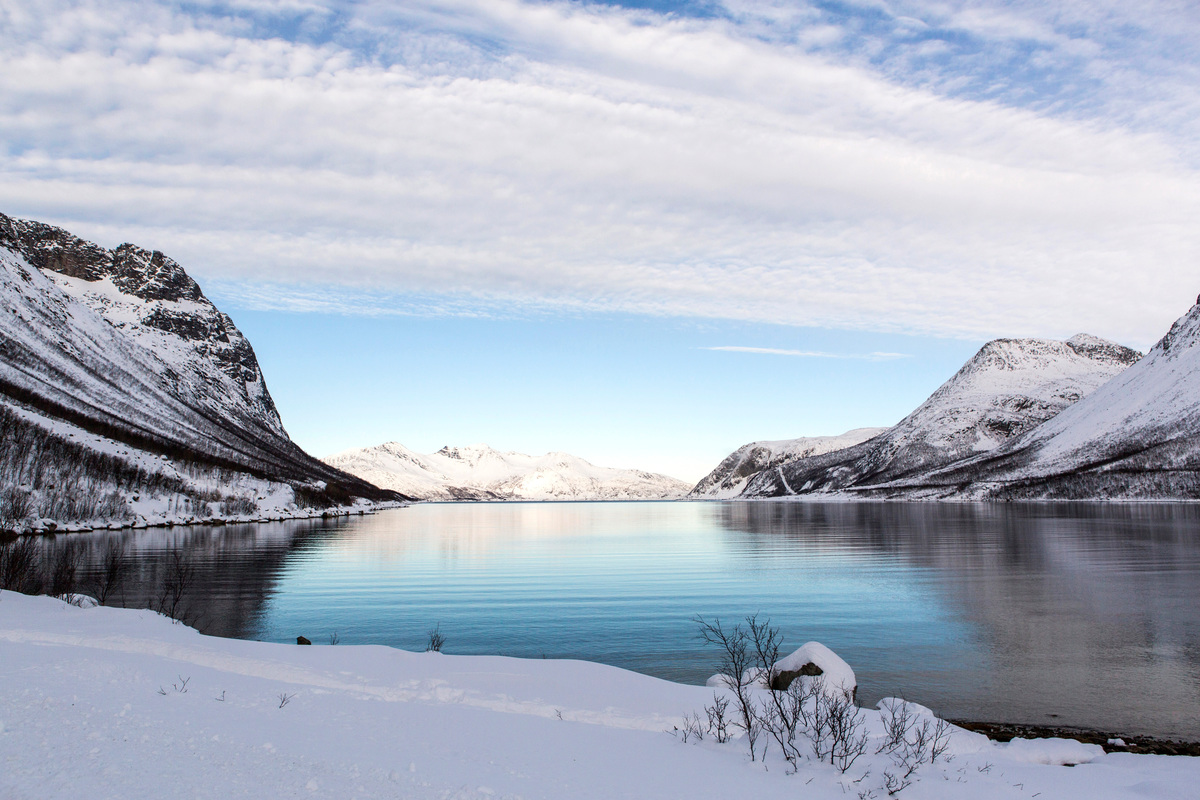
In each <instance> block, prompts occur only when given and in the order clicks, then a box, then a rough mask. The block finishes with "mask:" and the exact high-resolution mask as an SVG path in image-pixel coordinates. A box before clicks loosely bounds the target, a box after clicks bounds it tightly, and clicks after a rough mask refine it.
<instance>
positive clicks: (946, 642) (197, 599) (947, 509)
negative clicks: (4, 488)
mask: <svg viewBox="0 0 1200 800" xmlns="http://www.w3.org/2000/svg"><path fill="white" fill-rule="evenodd" d="M1198 531H1200V508H1197V507H1195V506H1185V505H1174V506H1168V505H1138V506H1130V505H1100V504H1054V505H1051V504H1045V505H1039V504H1028V505H1017V504H1011V505H982V504H981V505H931V504H930V505H927V504H830V505H822V504H801V503H779V502H756V503H609V504H586V503H564V504H541V503H530V504H436V505H423V506H415V507H412V508H408V509H402V510H397V511H393V512H386V513H383V514H380V515H378V516H374V517H363V518H354V519H351V520H332V521H317V520H312V521H298V522H289V523H276V524H271V525H250V526H228V527H224V528H175V529H173V530H166V531H164V530H156V531H139V532H136V533H132V532H121V533H105V534H94V535H87V536H76V537H69V538H70V539H71V540H72V541H77V542H83V543H84V544H85V545H86V547H87V550H88V558H89V563H90V564H91V565H92V567H90V568H89V569H93V570H94V569H95V565H97V564H98V563H99V561H100V558H101V556H102V554H103V551H104V547H105V542H106V540H107V539H110V538H114V537H115V538H117V539H119V540H121V541H123V542H125V543H127V544H128V545H129V547H130V548H131V551H132V552H134V553H135V554H136V556H137V559H138V564H139V566H138V570H137V574H136V577H135V579H134V580H133V581H131V582H130V584H129V585H128V586H127V587H126V594H125V597H124V600H125V602H126V603H127V604H129V605H136V606H145V605H146V603H147V602H148V601H152V600H153V597H154V593H155V591H156V588H155V587H157V585H158V583H159V582H160V581H161V579H162V575H163V572H164V568H165V565H166V560H167V554H168V553H169V551H170V549H171V548H173V547H182V548H184V549H186V551H187V552H188V553H189V554H190V555H191V557H192V559H193V561H194V563H195V564H196V566H197V578H196V581H195V584H194V586H193V589H192V591H191V593H190V594H189V598H188V600H189V602H191V603H194V604H195V605H196V607H197V608H202V609H203V612H204V613H203V616H202V617H201V619H200V624H199V627H201V629H203V630H205V631H206V632H209V633H214V634H218V635H225V636H237V637H244V638H263V639H268V640H273V641H294V637H295V636H297V635H299V634H303V635H306V636H308V637H309V638H311V639H313V641H317V642H320V641H322V640H324V639H325V637H326V636H327V635H328V634H330V633H332V632H334V631H337V633H338V635H339V637H340V638H341V641H342V642H344V643H347V644H352V643H374V644H389V645H395V646H401V647H406V648H409V649H419V648H420V647H422V646H423V644H424V637H425V631H426V630H427V629H428V628H429V627H431V626H432V625H434V624H435V623H440V624H441V629H442V631H443V632H444V633H445V634H446V635H447V637H448V640H449V643H448V645H447V651H448V652H454V653H503V654H509V655H520V656H527V657H537V656H541V655H545V656H548V657H573V658H588V659H593V660H598V661H603V662H606V663H611V664H616V665H618V666H623V667H627V668H630V669H637V670H640V671H643V672H647V673H650V674H654V675H659V676H661V677H666V678H670V679H673V680H683V681H688V682H696V683H699V682H702V681H703V680H704V679H705V678H706V677H707V676H708V675H709V674H711V672H712V671H713V664H714V657H713V654H712V653H711V652H709V651H707V650H705V649H704V648H703V646H702V645H701V644H700V642H699V641H698V640H697V638H696V636H695V626H694V624H693V623H692V621H691V618H692V616H693V615H695V614H704V615H706V616H717V617H721V618H722V619H727V620H732V619H736V618H738V617H741V616H744V615H746V614H751V613H755V612H758V611H762V612H765V613H767V614H769V615H770V616H771V617H772V619H773V620H774V622H775V623H776V624H778V625H779V626H780V627H781V629H782V630H783V632H784V634H785V636H786V643H787V644H788V645H791V646H795V645H798V644H800V643H802V642H803V641H806V640H808V639H817V640H820V641H823V642H825V643H826V644H829V645H830V646H831V647H833V648H834V649H835V650H837V651H838V652H839V653H841V654H843V655H844V656H845V657H846V658H847V660H848V661H850V663H851V664H853V665H854V666H855V668H856V670H857V671H858V674H859V678H860V696H861V697H863V698H864V699H866V700H867V701H871V700H874V699H876V698H878V697H880V696H883V695H885V694H893V693H903V694H906V695H907V696H910V697H912V698H914V699H917V700H919V701H920V702H923V703H926V704H928V705H931V706H933V707H935V708H936V709H937V710H938V711H939V712H941V713H943V714H947V715H952V716H962V717H970V718H976V719H989V720H1004V721H1013V722H1033V723H1047V722H1053V723H1057V724H1074V725H1081V726H1089V727H1100V728H1105V727H1107V728H1114V729H1120V730H1124V731H1129V732H1135V733H1136V732H1141V733H1153V734H1158V735H1171V736H1186V737H1189V738H1194V739H1200V642H1198V639H1200V607H1198V605H1200V604H1197V602H1196V601H1197V599H1200V533H1198ZM67 538H68V537H58V538H57V539H56V540H54V541H53V542H52V543H51V544H50V545H49V547H51V548H56V547H60V546H62V543H63V542H64V541H66V540H67ZM1051 714H1056V715H1058V716H1057V717H1050V716H1048V715H1051Z"/></svg>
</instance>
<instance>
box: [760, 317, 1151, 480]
mask: <svg viewBox="0 0 1200 800" xmlns="http://www.w3.org/2000/svg"><path fill="white" fill-rule="evenodd" d="M1139 356H1140V354H1139V353H1137V352H1136V351H1133V350H1131V349H1129V348H1126V347H1123V346H1121V345H1118V344H1115V343H1113V342H1108V341H1106V340H1103V339H1100V338H1098V337H1095V336H1090V335H1087V334H1079V335H1077V336H1074V337H1072V338H1071V339H1069V340H1067V341H1056V340H1050V339H1033V338H1024V339H995V340H992V341H990V342H988V343H986V344H984V345H983V347H981V348H980V349H979V351H978V352H977V353H976V354H975V355H974V356H972V357H971V358H970V359H968V361H967V362H966V363H965V364H964V365H963V366H962V367H961V368H960V369H959V370H958V371H957V372H955V374H954V375H953V376H951V377H950V378H949V379H948V380H947V381H946V382H945V383H943V384H942V385H941V386H940V387H938V389H937V390H935V391H934V392H933V393H932V394H931V395H930V396H929V398H928V399H926V400H925V401H924V402H923V403H921V404H920V405H919V406H918V407H917V408H916V409H914V410H913V411H912V412H911V413H910V414H908V415H907V416H906V417H905V418H904V419H903V420H901V421H900V422H899V423H897V424H896V425H895V426H893V427H892V428H889V429H887V430H886V431H885V432H883V433H881V434H879V435H878V436H875V437H873V438H871V439H868V440H866V441H864V442H862V443H860V444H856V445H852V446H850V447H847V448H844V449H841V450H836V451H833V452H830V453H825V454H820V455H814V456H811V457H808V458H803V459H798V460H795V461H792V462H789V463H787V464H782V465H779V466H777V467H776V468H774V469H769V470H763V471H760V472H758V473H757V474H756V475H754V476H753V477H751V478H750V479H748V480H747V482H746V484H745V487H744V489H743V491H742V496H748V497H779V496H790V495H796V494H806V493H829V492H837V491H842V490H849V489H852V488H855V487H859V488H861V487H864V486H869V485H873V484H884V483H889V482H894V481H897V480H901V479H903V478H904V477H906V476H911V475H914V474H919V473H922V472H925V471H928V470H931V469H935V468H937V467H940V466H943V465H946V464H951V463H954V462H956V461H958V460H961V459H963V458H967V457H970V456H973V455H976V454H977V453H981V452H988V451H991V450H994V449H995V448H997V447H999V446H1000V445H1002V444H1003V443H1004V442H1006V441H1009V440H1011V439H1012V438H1014V437H1016V436H1019V435H1021V434H1023V433H1025V432H1026V431H1028V430H1031V429H1032V428H1034V427H1036V426H1037V425H1040V424H1041V423H1043V422H1045V421H1046V420H1048V419H1050V418H1052V417H1054V416H1055V415H1057V414H1058V413H1059V412H1061V411H1062V410H1063V409H1064V408H1067V407H1069V406H1071V405H1072V404H1074V403H1076V402H1078V401H1079V400H1080V399H1081V398H1082V397H1084V396H1085V395H1087V394H1088V393H1090V392H1092V391H1094V390H1095V389H1097V388H1098V387H1099V386H1100V385H1102V384H1103V383H1105V382H1106V381H1107V380H1108V379H1110V378H1112V377H1113V376H1115V375H1117V374H1119V373H1120V372H1122V371H1123V370H1125V369H1126V368H1128V367H1129V366H1130V365H1131V364H1133V363H1134V362H1135V361H1136V360H1137V358H1138V357H1139Z"/></svg>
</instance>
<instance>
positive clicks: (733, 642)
mask: <svg viewBox="0 0 1200 800" xmlns="http://www.w3.org/2000/svg"><path fill="white" fill-rule="evenodd" d="M693 619H694V621H695V623H696V624H697V625H698V626H699V627H700V638H701V639H703V640H704V641H705V642H706V643H708V644H711V645H715V646H716V647H718V648H719V649H720V652H721V661H720V666H719V669H720V671H721V675H722V676H723V677H724V680H725V684H726V686H728V687H729V689H730V690H731V691H732V692H733V699H734V702H735V703H736V707H735V712H736V715H737V720H736V721H735V722H734V723H733V724H734V725H736V726H737V727H739V728H741V729H742V730H743V731H744V732H745V734H746V740H747V742H749V744H750V759H751V760H752V761H753V760H754V759H755V758H756V748H757V742H758V736H759V733H760V731H761V726H760V724H759V719H758V714H757V712H756V709H755V705H754V696H753V693H752V691H751V687H752V686H753V684H754V680H755V676H754V674H753V673H752V670H751V668H752V667H753V666H754V665H755V662H756V657H755V654H754V653H753V652H752V651H751V649H750V636H749V634H748V633H747V632H746V629H745V628H743V627H742V626H741V624H737V625H734V626H733V627H732V628H730V629H726V628H724V627H722V625H721V620H719V619H714V620H713V621H712V622H709V621H708V620H706V619H705V618H704V617H702V616H700V615H697V616H696V617H694V618H693Z"/></svg>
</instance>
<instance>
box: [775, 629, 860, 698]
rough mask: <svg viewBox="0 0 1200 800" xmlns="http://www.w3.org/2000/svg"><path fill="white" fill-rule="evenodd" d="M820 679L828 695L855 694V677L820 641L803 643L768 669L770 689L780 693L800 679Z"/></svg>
mask: <svg viewBox="0 0 1200 800" xmlns="http://www.w3.org/2000/svg"><path fill="white" fill-rule="evenodd" d="M818 675H819V676H821V683H822V685H823V687H824V688H825V690H826V691H828V692H846V693H849V695H850V696H851V697H854V696H855V695H856V694H857V693H858V678H856V677H855V675H854V670H853V669H851V668H850V665H849V664H847V663H846V662H845V661H843V660H842V657H841V656H839V655H838V654H837V653H835V652H833V651H832V650H830V649H829V648H828V647H826V646H825V645H823V644H821V643H820V642H806V643H805V644H803V645H801V646H800V647H799V648H797V650H796V651H795V652H794V653H792V654H791V655H788V656H784V657H783V658H781V659H779V660H778V661H776V662H775V665H774V666H773V667H772V668H771V688H772V689H776V690H780V691H781V690H783V689H786V688H788V686H789V685H790V684H791V682H792V681H793V680H795V679H796V678H799V677H816V676H818Z"/></svg>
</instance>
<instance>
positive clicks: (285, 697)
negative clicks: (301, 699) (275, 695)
mask: <svg viewBox="0 0 1200 800" xmlns="http://www.w3.org/2000/svg"><path fill="white" fill-rule="evenodd" d="M295 696H296V694H295V692H293V693H292V694H288V693H287V692H280V693H279V707H280V708H283V707H284V706H286V705H287V704H288V703H290V702H292V698H293V697H295Z"/></svg>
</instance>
